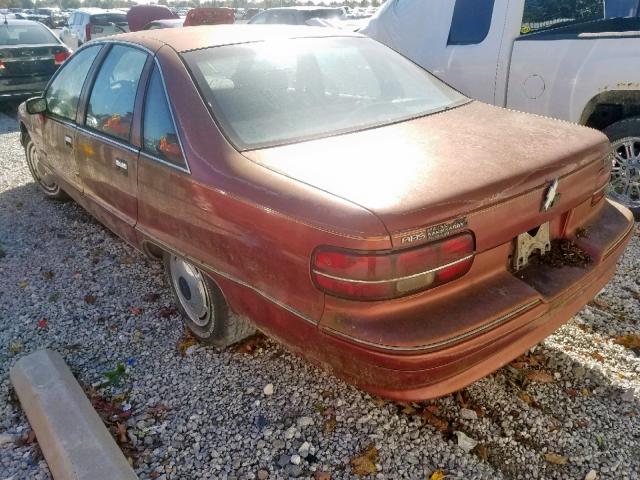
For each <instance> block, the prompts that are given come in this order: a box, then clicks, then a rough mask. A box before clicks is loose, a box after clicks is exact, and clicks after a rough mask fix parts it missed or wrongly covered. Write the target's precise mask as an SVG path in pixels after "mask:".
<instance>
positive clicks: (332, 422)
mask: <svg viewBox="0 0 640 480" xmlns="http://www.w3.org/2000/svg"><path fill="white" fill-rule="evenodd" d="M337 424H338V422H337V421H336V419H335V418H334V417H331V418H329V419H328V420H327V421H326V422H324V428H323V430H324V433H325V435H326V434H329V433H333V431H334V430H335V429H336V425H337Z"/></svg>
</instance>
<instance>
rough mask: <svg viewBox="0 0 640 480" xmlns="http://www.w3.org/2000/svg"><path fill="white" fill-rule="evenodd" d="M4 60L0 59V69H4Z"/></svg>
mask: <svg viewBox="0 0 640 480" xmlns="http://www.w3.org/2000/svg"><path fill="white" fill-rule="evenodd" d="M4 68H5V67H4V62H3V61H2V60H0V71H2V70H4Z"/></svg>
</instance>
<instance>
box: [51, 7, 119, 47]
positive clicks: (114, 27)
mask: <svg viewBox="0 0 640 480" xmlns="http://www.w3.org/2000/svg"><path fill="white" fill-rule="evenodd" d="M128 31H129V23H128V22H127V15H126V14H125V13H123V12H122V11H121V10H115V9H114V10H105V9H102V8H80V9H78V10H76V11H75V12H73V13H72V14H71V16H70V17H69V19H68V20H67V24H66V25H65V26H64V27H63V28H62V30H61V32H60V39H61V40H62V41H63V42H64V43H65V44H66V45H68V46H69V47H70V48H72V49H76V48H78V47H80V46H82V45H83V44H84V43H86V42H88V41H89V40H93V39H96V38H101V37H108V36H111V35H115V34H117V33H122V32H128Z"/></svg>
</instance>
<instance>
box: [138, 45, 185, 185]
mask: <svg viewBox="0 0 640 480" xmlns="http://www.w3.org/2000/svg"><path fill="white" fill-rule="evenodd" d="M153 61H154V63H155V68H157V69H158V72H159V73H160V83H162V90H163V92H164V98H165V100H166V102H167V107H168V108H169V115H170V116H171V124H172V125H173V129H174V130H175V132H176V137H178V145H179V146H180V153H181V154H182V159H183V160H184V167H182V166H179V165H176V164H173V163H171V162H168V161H166V160H163V159H161V158H159V157H157V156H155V155H152V154H150V153H148V152H146V151H145V149H144V115H145V112H146V108H147V94H148V90H149V83H150V82H151V76H152V75H153V70H152V71H151V75H149V79H148V82H147V87H146V88H145V98H144V105H143V108H142V119H141V120H142V131H141V132H140V136H141V137H142V142H141V143H142V145H141V147H140V154H143V155H144V156H145V157H147V158H148V159H150V160H154V161H157V162H159V163H162V164H163V165H167V166H168V167H172V168H175V169H176V170H178V171H180V172H183V173H187V174H188V175H191V168H190V167H189V161H188V160H187V156H186V155H185V153H184V147H183V144H182V138H181V136H180V131H179V130H178V125H177V124H176V117H175V115H174V113H173V104H172V103H171V99H170V98H169V92H168V91H167V84H166V83H165V81H164V73H162V67H161V66H160V62H159V61H158V57H157V56H155V55H154V57H153Z"/></svg>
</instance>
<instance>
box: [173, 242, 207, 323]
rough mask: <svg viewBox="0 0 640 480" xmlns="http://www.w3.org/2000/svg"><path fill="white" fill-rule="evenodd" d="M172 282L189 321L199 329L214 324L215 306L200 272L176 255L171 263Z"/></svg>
mask: <svg viewBox="0 0 640 480" xmlns="http://www.w3.org/2000/svg"><path fill="white" fill-rule="evenodd" d="M170 269H171V272H170V274H171V282H172V283H173V288H174V290H175V291H176V294H177V295H178V300H179V301H180V304H181V305H182V307H183V308H184V310H185V312H186V313H187V316H188V317H189V319H190V320H191V321H192V322H193V323H195V324H196V325H197V326H199V327H205V326H207V325H208V324H210V323H212V322H213V319H214V315H213V306H212V305H211V298H210V296H209V292H208V290H207V288H206V286H205V282H204V277H203V276H202V273H201V272H200V270H198V269H197V268H196V267H194V266H193V265H191V264H189V263H187V262H185V261H184V260H182V259H181V258H178V257H176V256H175V255H172V256H171V261H170Z"/></svg>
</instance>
